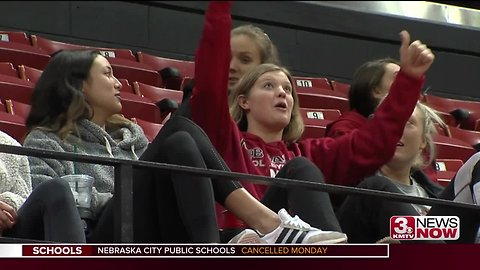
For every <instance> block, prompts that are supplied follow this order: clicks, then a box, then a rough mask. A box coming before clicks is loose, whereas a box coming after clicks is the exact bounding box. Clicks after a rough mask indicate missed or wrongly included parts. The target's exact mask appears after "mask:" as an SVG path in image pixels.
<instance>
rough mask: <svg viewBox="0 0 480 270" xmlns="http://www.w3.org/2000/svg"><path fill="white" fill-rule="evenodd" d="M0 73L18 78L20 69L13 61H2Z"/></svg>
mask: <svg viewBox="0 0 480 270" xmlns="http://www.w3.org/2000/svg"><path fill="white" fill-rule="evenodd" d="M0 74H1V75H6V76H12V77H15V78H18V77H19V76H18V71H17V70H16V69H15V67H14V66H13V64H12V63H10V62H1V63H0Z"/></svg>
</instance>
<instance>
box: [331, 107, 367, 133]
mask: <svg viewBox="0 0 480 270" xmlns="http://www.w3.org/2000/svg"><path fill="white" fill-rule="evenodd" d="M367 121H368V118H366V117H365V116H363V115H361V114H359V113H358V112H357V111H356V110H351V111H348V112H345V113H343V114H342V115H341V116H340V117H339V118H338V119H337V120H335V121H333V122H331V123H330V124H328V125H327V130H326V131H325V137H332V138H336V137H340V136H342V135H344V134H347V133H349V132H350V131H352V130H354V129H357V128H360V127H362V126H363V125H365V124H366V123H367Z"/></svg>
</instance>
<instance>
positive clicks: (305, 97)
mask: <svg viewBox="0 0 480 270" xmlns="http://www.w3.org/2000/svg"><path fill="white" fill-rule="evenodd" d="M323 92H325V90H324V91H323ZM330 92H331V93H333V92H334V91H330ZM298 99H299V103H300V104H299V105H300V107H301V108H314V109H336V110H339V111H340V112H341V113H344V112H347V111H348V110H350V105H349V102H348V98H346V97H342V96H340V95H335V94H329V93H327V94H325V93H317V94H313V93H301V92H298Z"/></svg>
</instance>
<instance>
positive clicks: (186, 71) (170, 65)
mask: <svg viewBox="0 0 480 270" xmlns="http://www.w3.org/2000/svg"><path fill="white" fill-rule="evenodd" d="M137 58H138V61H139V62H140V63H144V64H147V65H149V66H151V67H152V68H153V69H155V70H156V71H158V72H159V73H160V75H161V76H162V84H161V85H159V86H160V87H163V88H168V89H175V90H180V89H181V88H180V86H181V83H182V80H183V78H185V77H191V78H193V77H194V76H195V63H194V62H192V61H183V60H177V59H170V58H165V57H159V56H155V55H151V54H148V53H144V52H137ZM176 71H178V73H177V72H176Z"/></svg>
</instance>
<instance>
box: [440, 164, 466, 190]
mask: <svg viewBox="0 0 480 270" xmlns="http://www.w3.org/2000/svg"><path fill="white" fill-rule="evenodd" d="M462 165H463V161H461V160H460V159H437V160H436V163H435V166H436V171H437V172H436V174H437V181H438V183H439V184H440V185H442V186H447V185H448V183H449V182H450V181H451V180H452V179H453V177H454V176H455V174H456V173H457V171H458V169H460V167H462Z"/></svg>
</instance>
